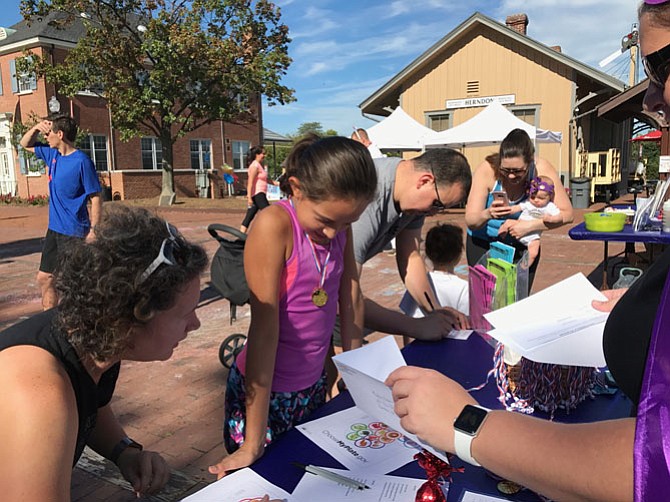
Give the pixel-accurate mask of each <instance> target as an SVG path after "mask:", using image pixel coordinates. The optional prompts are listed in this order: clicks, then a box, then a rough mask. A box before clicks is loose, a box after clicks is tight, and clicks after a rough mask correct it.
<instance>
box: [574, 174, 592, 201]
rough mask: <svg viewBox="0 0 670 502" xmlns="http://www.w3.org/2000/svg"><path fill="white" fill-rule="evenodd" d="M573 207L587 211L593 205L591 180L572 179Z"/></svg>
mask: <svg viewBox="0 0 670 502" xmlns="http://www.w3.org/2000/svg"><path fill="white" fill-rule="evenodd" d="M570 193H571V195H572V207H573V208H575V209H587V208H588V207H589V206H590V205H591V178H570Z"/></svg>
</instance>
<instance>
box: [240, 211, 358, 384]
mask: <svg viewBox="0 0 670 502" xmlns="http://www.w3.org/2000/svg"><path fill="white" fill-rule="evenodd" d="M277 204H279V205H280V206H282V207H283V208H284V209H285V210H286V211H287V212H288V214H289V215H290V217H291V224H292V226H293V252H292V253H291V256H290V257H289V259H288V260H287V261H286V265H285V267H284V270H283V272H282V276H281V280H280V292H279V343H278V345H277V356H276V361H275V370H274V375H273V378H272V391H273V392H296V391H299V390H303V389H306V388H307V387H310V386H311V385H314V384H315V383H316V382H317V380H318V379H319V378H320V377H321V373H322V372H323V366H324V362H325V359H326V354H327V353H328V348H329V346H330V338H331V335H332V332H333V327H334V326H335V315H336V313H337V303H338V298H339V288H340V278H341V277H342V273H343V271H344V248H345V246H346V242H347V232H346V230H343V231H341V232H340V233H338V234H337V235H336V236H335V238H334V239H333V240H332V242H331V244H330V260H329V261H328V266H327V269H326V279H325V282H324V286H323V288H324V289H325V290H326V293H327V294H328V301H327V303H326V304H325V305H324V306H323V307H317V306H316V305H314V303H312V292H313V291H314V289H315V288H316V287H317V286H318V284H319V281H320V274H319V272H318V271H317V269H316V264H315V263H314V257H313V255H312V250H311V247H310V243H309V240H308V237H307V236H306V235H305V232H303V230H302V229H301V228H300V225H299V223H298V220H297V218H296V214H295V209H294V208H293V207H292V206H291V203H290V201H288V200H281V201H279V202H277ZM314 250H315V251H316V255H317V256H318V259H319V262H320V263H321V264H323V263H324V262H325V260H326V256H327V254H328V247H327V246H326V247H324V246H320V245H319V244H316V243H314ZM246 356H247V349H246V345H245V347H244V348H243V349H242V351H241V352H240V354H239V355H238V356H237V361H236V362H237V366H238V368H239V370H240V372H241V373H242V374H243V375H244V374H246Z"/></svg>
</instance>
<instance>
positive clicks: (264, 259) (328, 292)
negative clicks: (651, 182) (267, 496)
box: [209, 136, 377, 478]
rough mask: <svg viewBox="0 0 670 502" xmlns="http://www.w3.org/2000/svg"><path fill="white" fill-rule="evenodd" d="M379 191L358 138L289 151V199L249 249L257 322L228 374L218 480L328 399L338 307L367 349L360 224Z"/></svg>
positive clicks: (350, 337) (258, 227)
mask: <svg viewBox="0 0 670 502" xmlns="http://www.w3.org/2000/svg"><path fill="white" fill-rule="evenodd" d="M376 187H377V176H376V172H375V168H374V165H373V164H372V159H371V158H370V154H369V153H368V151H367V150H366V149H365V147H364V146H363V145H361V144H360V143H357V142H355V141H352V140H350V139H347V138H341V137H328V138H323V139H319V138H318V137H316V136H308V137H307V138H305V139H303V140H301V141H299V142H298V143H297V144H296V145H295V146H294V148H293V150H292V151H291V153H290V154H289V156H288V158H287V161H286V175H285V179H284V183H283V184H282V190H283V191H284V192H285V193H286V194H287V195H288V196H289V199H288V200H281V201H279V202H278V203H276V204H274V205H272V206H270V207H269V208H268V209H267V210H266V211H263V212H262V213H261V214H260V215H259V216H258V219H257V220H256V223H255V224H254V227H253V229H252V230H251V231H250V232H249V237H248V239H247V241H246V245H245V249H244V270H245V274H246V278H247V282H248V284H249V290H250V293H251V299H250V304H251V323H250V326H249V333H248V338H247V343H246V345H245V347H244V348H243V349H242V351H241V352H240V354H239V355H238V356H237V360H236V363H235V364H234V365H233V367H232V368H231V369H230V373H229V375H228V382H227V387H226V402H225V423H224V443H225V446H226V449H227V450H228V452H229V455H228V456H227V457H224V458H223V459H222V460H221V461H220V462H219V463H218V464H216V465H213V466H211V467H210V468H209V471H210V472H211V473H212V474H216V475H217V478H221V477H223V476H225V475H226V474H227V473H228V472H230V471H232V470H236V469H240V468H242V467H246V466H248V465H250V464H252V463H253V462H254V461H255V460H257V459H258V458H259V457H261V455H263V451H264V448H265V445H266V444H268V443H269V442H270V441H272V440H274V439H275V438H276V437H277V436H279V435H280V434H282V433H283V432H284V431H286V430H288V429H290V428H292V427H293V426H295V425H296V424H298V423H300V422H302V421H304V420H305V419H307V417H308V416H309V415H310V413H312V412H313V411H314V410H315V409H316V408H318V407H319V406H321V405H322V404H324V403H325V400H326V391H327V388H326V387H327V385H326V373H325V370H324V364H325V360H326V356H327V354H328V349H329V347H330V340H331V333H332V330H333V326H334V323H335V315H336V313H337V312H338V311H339V313H340V318H341V326H342V340H343V344H344V348H345V349H346V350H348V349H350V348H356V347H359V346H360V345H361V338H362V337H361V327H362V322H363V302H362V297H360V296H359V295H355V292H356V291H358V288H357V287H355V286H356V284H357V281H358V275H357V273H356V264H355V261H354V255H353V244H352V240H351V229H350V225H351V224H352V223H353V222H354V221H356V220H357V219H358V217H359V216H360V215H361V213H362V212H363V210H364V209H365V207H366V206H367V205H368V203H369V202H370V200H371V199H372V198H373V196H374V194H375V190H376Z"/></svg>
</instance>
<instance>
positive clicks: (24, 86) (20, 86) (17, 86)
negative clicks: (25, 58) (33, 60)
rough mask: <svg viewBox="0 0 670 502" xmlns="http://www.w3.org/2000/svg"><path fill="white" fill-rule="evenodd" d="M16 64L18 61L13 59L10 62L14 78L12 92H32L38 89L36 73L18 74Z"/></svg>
mask: <svg viewBox="0 0 670 502" xmlns="http://www.w3.org/2000/svg"><path fill="white" fill-rule="evenodd" d="M16 62H17V60H16V59H12V60H11V61H10V62H9V70H10V73H11V76H12V92H13V93H23V92H32V91H34V90H35V89H37V77H36V75H35V74H34V73H27V72H18V71H17V69H16Z"/></svg>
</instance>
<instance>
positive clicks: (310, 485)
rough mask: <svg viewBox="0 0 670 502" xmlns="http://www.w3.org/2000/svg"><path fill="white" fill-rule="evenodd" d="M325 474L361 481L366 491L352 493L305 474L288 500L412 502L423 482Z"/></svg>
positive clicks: (303, 501) (330, 482)
mask: <svg viewBox="0 0 670 502" xmlns="http://www.w3.org/2000/svg"><path fill="white" fill-rule="evenodd" d="M328 470H329V471H332V472H335V473H337V474H342V475H343V476H347V477H348V478H352V479H355V480H357V481H362V482H363V483H365V484H366V485H368V486H369V487H370V489H366V490H356V489H354V488H349V487H347V486H344V485H340V484H337V483H335V482H333V481H330V480H328V479H325V478H322V477H320V476H316V475H313V474H310V473H305V475H304V476H303V477H302V479H301V480H300V483H298V486H296V487H295V490H293V496H292V499H291V500H293V501H296V502H314V501H316V500H327V501H328V502H339V501H347V500H356V501H357V502H377V501H379V500H384V501H390V502H414V500H415V498H416V492H417V490H418V489H419V488H420V487H421V485H422V484H423V483H425V481H426V480H425V479H413V478H403V477H397V476H382V475H373V474H361V473H352V472H350V471H345V470H341V469H328ZM326 494H327V495H326Z"/></svg>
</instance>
